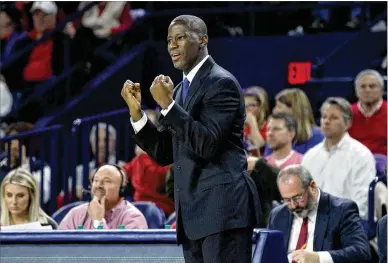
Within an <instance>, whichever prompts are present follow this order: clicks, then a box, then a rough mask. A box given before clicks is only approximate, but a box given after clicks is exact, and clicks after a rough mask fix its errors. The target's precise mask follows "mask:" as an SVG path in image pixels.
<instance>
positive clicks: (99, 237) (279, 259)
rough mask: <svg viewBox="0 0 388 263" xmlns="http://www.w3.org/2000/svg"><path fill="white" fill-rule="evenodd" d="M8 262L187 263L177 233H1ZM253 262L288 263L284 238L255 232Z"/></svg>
mask: <svg viewBox="0 0 388 263" xmlns="http://www.w3.org/2000/svg"><path fill="white" fill-rule="evenodd" d="M0 243H1V246H0V253H1V258H2V260H4V261H5V262H9V263H19V262H26V261H28V262H29V263H33V262H39V263H46V262H47V263H48V262H50V263H57V262H80V261H82V262H85V263H87V262H93V263H95V262H97V261H99V262H102V261H103V262H156V261H158V262H160V263H163V262H184V259H183V255H182V247H181V246H177V245H176V232H175V230H109V231H94V230H90V231H87V230H83V231H50V232H12V233H11V232H10V233H8V232H1V233H0ZM252 243H253V244H252V246H253V249H252V251H253V253H252V254H253V255H252V256H253V263H287V262H288V260H287V257H286V251H285V248H284V241H283V235H282V233H281V232H279V231H272V230H267V229H256V230H254V232H253V235H252Z"/></svg>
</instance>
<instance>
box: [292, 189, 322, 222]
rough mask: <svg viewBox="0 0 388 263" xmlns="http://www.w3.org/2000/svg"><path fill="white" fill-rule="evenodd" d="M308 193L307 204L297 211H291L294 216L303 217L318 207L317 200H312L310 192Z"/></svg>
mask: <svg viewBox="0 0 388 263" xmlns="http://www.w3.org/2000/svg"><path fill="white" fill-rule="evenodd" d="M308 195H309V202H308V204H307V207H306V208H305V209H303V210H301V211H298V212H296V211H293V212H292V213H293V214H294V216H298V217H301V218H305V217H307V215H308V214H309V213H310V212H311V211H313V210H315V209H316V208H317V207H318V204H317V202H315V201H314V197H313V196H312V195H311V194H310V193H308Z"/></svg>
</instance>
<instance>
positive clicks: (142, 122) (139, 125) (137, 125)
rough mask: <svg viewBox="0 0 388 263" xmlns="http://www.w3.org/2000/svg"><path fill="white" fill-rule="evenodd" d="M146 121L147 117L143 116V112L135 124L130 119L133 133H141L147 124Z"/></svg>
mask: <svg viewBox="0 0 388 263" xmlns="http://www.w3.org/2000/svg"><path fill="white" fill-rule="evenodd" d="M147 120H148V119H147V115H146V114H144V112H143V113H142V116H141V119H140V120H138V121H136V122H134V121H133V119H132V117H131V124H132V128H133V129H134V130H135V133H138V132H139V131H141V129H143V127H144V126H145V125H146V124H147Z"/></svg>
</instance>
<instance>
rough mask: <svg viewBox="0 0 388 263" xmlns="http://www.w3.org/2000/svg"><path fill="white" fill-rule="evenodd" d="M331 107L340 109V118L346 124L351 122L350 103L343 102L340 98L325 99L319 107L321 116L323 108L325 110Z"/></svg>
mask: <svg viewBox="0 0 388 263" xmlns="http://www.w3.org/2000/svg"><path fill="white" fill-rule="evenodd" d="M331 105H336V106H338V107H339V108H340V109H341V111H342V116H343V118H344V120H345V121H346V122H350V121H352V120H353V113H352V106H351V105H350V103H349V102H348V101H347V100H345V99H344V98H340V97H330V98H327V99H326V100H325V101H324V102H323V104H322V106H321V114H322V111H323V110H324V109H325V108H327V107H329V106H331Z"/></svg>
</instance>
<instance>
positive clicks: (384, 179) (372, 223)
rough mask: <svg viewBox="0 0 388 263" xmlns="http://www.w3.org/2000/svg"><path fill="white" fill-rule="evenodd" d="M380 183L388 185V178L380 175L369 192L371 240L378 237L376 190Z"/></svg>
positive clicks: (368, 231) (369, 229)
mask: <svg viewBox="0 0 388 263" xmlns="http://www.w3.org/2000/svg"><path fill="white" fill-rule="evenodd" d="M378 182H382V183H384V184H385V185H387V176H386V175H380V176H376V177H375V179H374V180H373V181H372V182H371V183H370V184H369V192H368V222H367V225H368V229H367V234H368V237H369V239H372V238H374V237H375V236H376V227H377V222H376V221H375V188H376V185H377V183H378Z"/></svg>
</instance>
